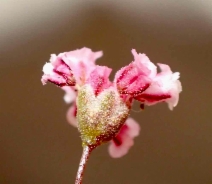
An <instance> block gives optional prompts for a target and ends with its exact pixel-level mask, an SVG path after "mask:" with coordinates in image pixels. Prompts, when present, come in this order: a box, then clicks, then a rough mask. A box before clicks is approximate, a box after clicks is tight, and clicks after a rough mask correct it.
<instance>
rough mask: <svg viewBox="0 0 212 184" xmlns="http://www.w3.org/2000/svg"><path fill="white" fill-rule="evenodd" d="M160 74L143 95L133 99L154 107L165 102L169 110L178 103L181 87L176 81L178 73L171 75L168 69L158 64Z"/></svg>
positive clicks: (166, 66)
mask: <svg viewBox="0 0 212 184" xmlns="http://www.w3.org/2000/svg"><path fill="white" fill-rule="evenodd" d="M158 66H159V67H160V69H161V72H160V73H158V74H157V76H156V77H155V78H154V79H153V81H152V83H151V85H150V86H149V88H148V89H146V90H145V91H144V92H143V93H141V94H140V95H138V96H137V97H135V99H136V100H139V101H141V102H143V103H145V104H147V105H154V104H156V103H158V102H164V101H165V102H167V103H168V106H169V108H170V110H172V109H173V107H175V106H176V105H177V103H178V100H179V93H180V92H181V91H182V86H181V83H180V81H179V80H178V79H179V77H180V74H179V72H175V73H172V71H171V69H170V67H169V66H168V65H165V64H158Z"/></svg>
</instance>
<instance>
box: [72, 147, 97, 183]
mask: <svg viewBox="0 0 212 184" xmlns="http://www.w3.org/2000/svg"><path fill="white" fill-rule="evenodd" d="M92 150H93V148H92V147H89V146H84V148H83V152H82V157H81V160H80V163H79V168H78V171H77V176H76V180H75V184H82V179H83V174H84V172H85V167H86V164H87V161H88V158H89V156H90V154H91V151H92Z"/></svg>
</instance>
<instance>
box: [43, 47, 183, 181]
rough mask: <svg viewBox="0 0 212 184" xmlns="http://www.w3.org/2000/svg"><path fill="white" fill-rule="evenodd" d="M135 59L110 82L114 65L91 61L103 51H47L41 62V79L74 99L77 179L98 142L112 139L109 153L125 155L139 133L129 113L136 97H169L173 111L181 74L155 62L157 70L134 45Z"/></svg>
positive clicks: (149, 100)
mask: <svg viewBox="0 0 212 184" xmlns="http://www.w3.org/2000/svg"><path fill="white" fill-rule="evenodd" d="M132 54H133V56H134V61H132V62H131V63H130V64H129V65H127V66H125V67H123V68H121V69H120V70H119V71H118V72H117V73H116V74H115V79H114V81H113V82H111V81H110V80H109V75H110V73H111V71H112V69H110V68H108V67H106V66H99V65H96V64H95V61H96V59H98V58H99V57H101V56H102V52H101V51H99V52H92V51H91V50H90V49H88V48H82V49H79V50H75V51H70V52H65V53H61V54H59V55H58V56H56V55H54V54H53V55H51V58H50V63H46V64H45V65H44V67H43V72H44V75H43V76H42V79H41V81H42V83H43V84H46V82H47V81H49V82H52V83H54V84H56V85H57V86H59V87H61V88H62V89H63V90H64V91H65V96H64V100H65V101H66V103H72V106H71V107H70V108H69V110H68V112H67V120H68V122H69V123H70V124H72V125H73V126H75V127H77V128H78V130H79V132H80V134H81V139H82V145H83V150H84V151H83V155H82V160H81V164H80V168H79V171H78V174H77V179H76V183H77V184H79V183H81V180H82V174H83V170H84V166H85V163H86V160H87V159H88V156H89V154H90V152H91V151H92V150H93V149H94V148H95V147H97V146H99V145H101V144H103V143H106V142H110V145H109V154H110V155H111V156H112V157H114V158H118V157H121V156H123V155H125V154H126V153H127V152H128V151H129V149H130V147H132V146H133V144H134V140H133V139H134V138H135V137H137V136H138V135H139V132H140V127H139V125H138V123H137V122H136V121H135V120H133V119H132V118H129V114H130V110H131V107H132V104H133V101H134V100H137V101H139V102H140V103H141V107H142V109H143V108H144V105H154V104H157V103H159V102H167V103H168V106H169V108H170V109H171V110H172V109H173V107H175V106H176V105H177V103H178V100H179V93H180V92H181V91H182V86H181V83H180V81H179V73H178V72H175V73H173V72H172V71H171V69H170V67H169V66H168V65H165V64H158V66H159V67H160V69H161V72H159V73H157V67H156V66H155V65H154V64H153V63H152V62H151V61H150V60H149V58H148V57H147V56H146V55H145V54H140V53H139V54H138V53H137V52H136V51H135V50H134V49H133V50H132Z"/></svg>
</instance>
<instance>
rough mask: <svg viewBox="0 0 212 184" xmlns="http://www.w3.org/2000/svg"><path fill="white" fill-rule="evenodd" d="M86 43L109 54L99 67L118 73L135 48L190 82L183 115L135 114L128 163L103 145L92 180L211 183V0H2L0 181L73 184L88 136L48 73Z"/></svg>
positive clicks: (108, 183) (157, 110)
mask: <svg viewBox="0 0 212 184" xmlns="http://www.w3.org/2000/svg"><path fill="white" fill-rule="evenodd" d="M84 46H86V47H89V48H92V50H94V51H98V50H103V51H104V57H103V58H102V59H100V60H98V64H100V65H107V66H109V67H112V68H113V69H114V71H113V73H112V77H111V79H112V78H113V76H114V73H115V71H116V70H118V69H119V68H120V67H122V66H124V65H126V64H128V63H129V62H131V61H132V59H133V57H132V55H131V53H130V50H131V49H132V48H136V49H137V51H138V52H141V53H146V54H147V55H148V56H149V57H150V59H151V61H153V62H154V63H158V62H159V63H166V64H169V65H170V66H171V68H172V70H173V71H180V73H181V82H182V85H183V92H182V93H181V95H180V102H179V104H178V106H177V107H176V108H175V109H174V111H172V112H171V111H169V109H168V108H167V105H166V104H160V105H157V106H153V107H147V108H146V109H145V111H144V112H132V117H133V118H135V119H136V120H137V121H138V122H139V123H140V125H141V128H142V129H141V134H140V136H139V137H138V138H136V139H135V145H134V146H133V148H132V149H131V150H130V152H129V154H127V155H126V156H125V157H123V158H120V159H112V158H110V156H109V155H108V151H107V145H104V146H102V147H99V148H98V149H96V150H95V151H94V152H93V154H92V156H91V159H90V160H89V163H88V167H87V169H86V172H85V176H84V184H95V183H96V184H97V183H98V184H115V183H116V184H117V183H118V184H156V183H157V184H210V183H212V174H211V173H212V159H211V154H212V137H211V135H212V125H211V123H212V122H211V119H212V105H211V104H212V98H211V94H212V85H211V84H212V52H211V51H212V1H211V0H206V1H197V0H186V1H185V0H178V1H174V0H160V1H158V0H143V1H140V0H131V1H127V0H116V1H111V0H99V1H95V0H86V1H85V0H84V1H82V0H45V1H43V0H36V1H29V0H28V1H27V0H19V1H15V0H1V1H0V84H1V85H0V183H1V184H38V183H39V184H68V183H74V180H75V175H76V171H77V168H78V163H79V160H80V157H81V151H82V149H81V141H80V138H79V133H78V132H77V130H76V129H75V128H73V127H71V126H70V125H69V124H68V123H67V121H66V117H65V115H66V111H67V109H68V107H69V105H67V104H65V103H64V101H63V94H64V93H63V91H62V90H60V89H59V88H57V87H55V86H54V85H52V84H48V85H46V86H42V84H41V82H40V78H41V75H42V71H41V70H42V66H43V64H44V63H45V62H47V61H48V60H49V56H50V54H51V53H56V54H58V53H60V52H64V51H70V50H75V49H77V48H81V47H84ZM137 110H138V104H137V105H135V106H134V111H137Z"/></svg>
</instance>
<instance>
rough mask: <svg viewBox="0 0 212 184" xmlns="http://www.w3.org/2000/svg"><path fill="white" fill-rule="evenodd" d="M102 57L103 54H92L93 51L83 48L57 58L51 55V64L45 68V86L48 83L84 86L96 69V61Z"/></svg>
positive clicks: (43, 78) (47, 64)
mask: <svg viewBox="0 0 212 184" xmlns="http://www.w3.org/2000/svg"><path fill="white" fill-rule="evenodd" d="M101 56H102V52H101V51H99V52H92V51H91V49H88V48H82V49H79V50H75V51H70V52H64V53H61V54H59V55H58V56H56V55H55V54H52V55H51V58H50V63H46V64H45V65H44V67H43V72H44V75H43V77H42V79H41V81H42V83H43V84H46V82H47V81H49V82H52V83H54V84H56V85H58V86H60V87H62V86H75V84H76V83H77V84H78V85H83V84H84V83H85V81H86V80H87V78H88V77H89V76H90V72H91V71H92V70H93V69H94V68H95V60H96V59H98V58H100V57H101Z"/></svg>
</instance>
